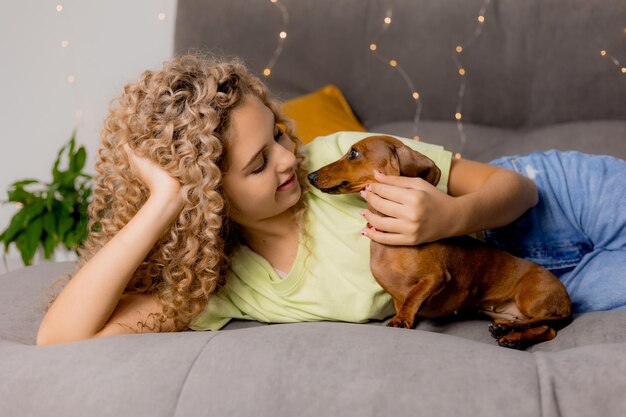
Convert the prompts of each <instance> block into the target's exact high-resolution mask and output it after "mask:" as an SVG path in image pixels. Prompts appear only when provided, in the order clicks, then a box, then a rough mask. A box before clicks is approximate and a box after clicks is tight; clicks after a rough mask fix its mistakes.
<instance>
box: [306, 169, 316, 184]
mask: <svg viewBox="0 0 626 417" xmlns="http://www.w3.org/2000/svg"><path fill="white" fill-rule="evenodd" d="M307 178H308V179H309V182H310V183H311V184H313V185H315V180H317V172H311V173H310V174H309V176H308V177H307Z"/></svg>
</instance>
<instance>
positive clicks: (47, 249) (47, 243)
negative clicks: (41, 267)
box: [43, 235, 57, 259]
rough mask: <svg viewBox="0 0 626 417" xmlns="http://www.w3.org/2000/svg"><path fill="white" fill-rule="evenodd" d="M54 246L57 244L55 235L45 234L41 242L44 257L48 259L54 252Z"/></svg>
mask: <svg viewBox="0 0 626 417" xmlns="http://www.w3.org/2000/svg"><path fill="white" fill-rule="evenodd" d="M56 246H57V240H56V238H55V236H52V235H47V236H46V239H45V240H44V242H43V249H44V257H45V258H46V259H50V256H51V255H52V253H53V252H54V249H55V248H56Z"/></svg>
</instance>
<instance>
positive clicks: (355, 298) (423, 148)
mask: <svg viewBox="0 0 626 417" xmlns="http://www.w3.org/2000/svg"><path fill="white" fill-rule="evenodd" d="M375 134H376V133H372V132H336V133H333V134H331V135H328V136H319V137H317V138H315V139H314V140H313V141H312V142H310V143H308V144H307V145H305V146H304V148H303V149H304V152H305V153H306V154H307V155H308V170H309V172H312V171H315V170H317V169H318V168H320V167H322V166H324V165H326V164H329V163H331V162H333V161H335V160H337V159H339V158H340V157H341V156H343V155H344V154H345V153H346V152H347V151H348V150H349V149H350V147H351V145H352V144H353V143H355V142H357V141H359V140H360V139H363V138H364V137H367V136H370V135H375ZM389 136H393V137H396V138H398V139H400V140H401V141H403V142H404V143H405V144H406V145H408V146H410V147H411V148H413V149H414V150H416V151H418V152H421V153H423V154H424V155H426V156H428V157H429V158H431V159H432V160H433V161H434V162H435V164H436V165H437V166H438V167H439V168H440V169H441V179H440V181H439V184H438V185H437V188H439V189H440V190H441V191H443V192H447V184H448V175H449V172H450V162H451V158H452V154H451V153H450V152H449V151H446V150H444V148H443V147H442V146H439V145H432V144H428V143H424V142H416V141H414V140H412V139H407V138H403V137H399V136H394V135H389ZM306 198H308V204H309V207H308V209H307V213H306V218H307V223H306V224H307V230H308V231H309V241H308V248H310V253H309V252H308V251H307V247H306V246H305V244H304V243H305V242H304V239H300V242H299V245H298V253H297V255H296V259H295V262H294V264H293V266H292V269H291V271H289V272H288V274H287V275H286V276H285V277H284V278H282V279H281V278H280V277H279V275H278V274H277V272H276V271H275V270H274V268H272V266H271V264H270V263H269V262H268V261H267V260H266V259H265V258H263V257H262V256H260V255H259V254H257V253H256V252H254V251H252V250H251V249H250V248H249V247H247V246H241V247H240V248H238V249H237V250H236V251H235V253H234V255H233V259H232V267H231V270H230V271H229V274H228V276H227V277H226V284H225V285H224V286H222V287H221V288H220V289H219V290H218V291H217V292H216V293H215V294H213V295H212V296H211V298H210V299H209V302H208V304H207V306H206V308H205V309H204V311H203V312H201V313H200V314H199V315H198V316H196V317H194V318H193V320H192V322H191V324H190V326H189V327H190V328H191V329H193V330H219V329H221V328H222V327H223V326H224V325H226V323H228V321H229V320H231V319H232V318H237V319H245V320H257V321H260V322H272V323H289V322H299V321H318V320H334V321H346V322H355V323H363V322H366V321H368V320H369V319H378V320H384V319H386V318H387V317H390V316H392V315H393V314H394V308H393V303H392V300H391V296H390V295H389V294H388V293H387V292H385V291H384V290H383V288H382V287H381V286H380V285H379V284H378V282H376V279H375V278H374V276H373V275H372V273H371V271H370V239H369V238H367V237H365V236H362V235H361V234H360V230H361V229H363V227H365V225H366V222H365V219H363V217H362V216H361V215H360V214H359V212H360V211H361V210H362V209H364V208H366V207H367V204H366V202H365V201H364V200H363V199H362V198H361V197H360V196H359V195H358V194H342V195H331V194H325V193H322V192H321V191H319V190H318V189H316V188H313V187H311V191H309V192H308V195H307V196H306ZM307 255H308V256H307ZM305 261H306V262H305Z"/></svg>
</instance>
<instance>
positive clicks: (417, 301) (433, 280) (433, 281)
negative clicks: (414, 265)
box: [387, 271, 449, 329]
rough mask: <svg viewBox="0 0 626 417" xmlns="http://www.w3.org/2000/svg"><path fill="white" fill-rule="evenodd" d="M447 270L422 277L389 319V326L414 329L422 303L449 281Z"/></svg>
mask: <svg viewBox="0 0 626 417" xmlns="http://www.w3.org/2000/svg"><path fill="white" fill-rule="evenodd" d="M446 276H448V277H449V275H447V274H446V273H445V272H443V271H442V272H441V273H439V274H429V275H424V276H423V277H420V278H419V279H418V280H417V283H416V284H415V285H414V286H413V287H412V288H411V290H410V291H409V293H408V294H407V296H406V299H405V300H404V304H402V307H401V308H400V310H398V311H397V312H396V315H395V316H394V317H393V318H392V319H391V320H390V321H389V323H388V324H387V326H389V327H404V328H406V329H412V328H413V326H414V324H415V315H416V314H417V312H418V311H419V309H420V307H421V306H422V304H423V303H424V302H425V301H426V300H427V299H428V298H430V297H432V296H434V295H437V294H438V293H439V292H440V291H441V290H443V288H444V286H445V283H446V281H447V279H446V278H444V277H446Z"/></svg>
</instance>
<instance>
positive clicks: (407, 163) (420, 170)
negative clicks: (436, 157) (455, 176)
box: [393, 144, 441, 185]
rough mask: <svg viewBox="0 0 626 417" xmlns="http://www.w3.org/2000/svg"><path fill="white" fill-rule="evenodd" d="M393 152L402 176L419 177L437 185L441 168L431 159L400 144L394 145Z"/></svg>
mask: <svg viewBox="0 0 626 417" xmlns="http://www.w3.org/2000/svg"><path fill="white" fill-rule="evenodd" d="M393 153H394V154H395V155H396V158H397V159H398V165H399V167H400V175H402V176H404V177H420V178H423V179H424V180H426V181H428V182H429V183H431V184H432V185H437V183H438V182H439V178H440V177H441V170H440V169H439V168H438V167H437V165H435V163H434V162H433V160H432V159H430V158H428V157H427V156H425V155H423V154H421V153H419V152H417V151H414V150H413V149H411V148H409V147H408V146H406V145H404V144H402V145H400V146H394V148H393Z"/></svg>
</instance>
